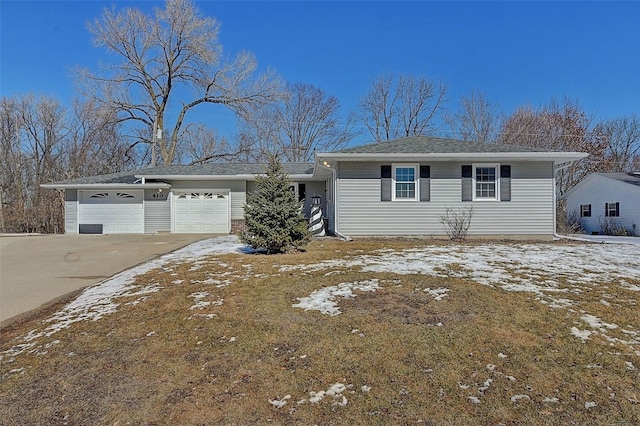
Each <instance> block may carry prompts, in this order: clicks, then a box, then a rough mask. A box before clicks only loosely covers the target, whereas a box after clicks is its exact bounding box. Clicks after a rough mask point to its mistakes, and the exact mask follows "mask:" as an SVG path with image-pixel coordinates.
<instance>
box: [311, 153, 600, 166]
mask: <svg viewBox="0 0 640 426" xmlns="http://www.w3.org/2000/svg"><path fill="white" fill-rule="evenodd" d="M588 156H589V154H587V153H585V152H459V153H433V154H418V153H415V154H393V153H380V154H368V153H352V154H344V153H337V152H336V153H321V154H318V155H317V159H318V161H320V162H322V161H328V162H331V161H413V162H415V161H429V162H435V161H475V162H479V161H493V162H496V161H555V162H556V163H564V162H569V161H576V160H580V159H582V158H585V157H588Z"/></svg>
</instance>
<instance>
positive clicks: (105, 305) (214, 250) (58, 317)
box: [0, 236, 248, 362]
mask: <svg viewBox="0 0 640 426" xmlns="http://www.w3.org/2000/svg"><path fill="white" fill-rule="evenodd" d="M247 251H248V249H247V246H246V245H244V244H241V243H240V242H239V240H238V238H237V237H236V236H228V237H216V238H209V239H206V240H202V241H198V242H196V243H193V244H191V245H188V246H186V247H183V248H181V249H179V250H176V251H174V252H172V253H168V254H165V255H163V256H160V257H159V258H157V259H153V260H150V261H149V262H146V263H143V264H141V265H138V266H136V267H134V268H131V269H128V270H126V271H123V272H121V273H119V274H116V275H114V276H113V277H111V278H108V279H106V280H104V281H101V282H100V283H98V284H95V285H93V286H91V287H89V288H87V289H86V290H85V291H83V292H82V293H81V294H80V295H79V296H78V297H77V298H76V299H74V300H73V301H71V302H70V303H68V304H67V305H66V306H64V307H63V308H62V309H61V310H60V311H58V312H56V313H55V314H53V316H51V318H48V319H46V320H45V321H44V323H45V324H49V325H48V326H46V327H45V328H43V329H41V330H32V331H31V332H29V333H28V334H27V335H26V336H23V337H22V338H21V339H19V340H22V343H20V344H17V345H15V346H14V347H12V348H11V349H9V350H7V351H5V352H3V353H0V361H5V359H6V358H9V361H6V362H10V361H11V359H13V358H14V357H15V356H17V355H19V354H21V353H24V352H25V351H30V352H37V349H36V348H35V346H37V342H38V341H39V340H40V339H42V338H46V337H50V336H52V335H54V334H56V333H57V332H59V331H60V330H64V329H66V328H69V327H70V326H71V325H72V324H74V323H76V322H80V321H98V320H100V319H101V318H103V317H104V316H106V315H111V314H113V313H115V312H117V310H118V306H119V305H120V303H118V302H117V299H119V298H123V297H130V296H136V295H146V294H149V293H154V292H157V291H159V290H160V289H161V287H160V286H159V285H158V284H150V285H148V286H139V285H134V284H133V283H134V282H135V280H136V278H137V277H138V276H140V275H144V274H146V273H148V272H150V271H153V270H155V269H161V270H165V271H171V270H172V268H171V265H173V264H176V263H186V262H197V263H200V262H198V260H199V259H201V258H202V257H205V256H210V255H212V254H220V253H240V252H247ZM142 300H144V299H143V298H141V299H138V303H139V302H140V301H142Z"/></svg>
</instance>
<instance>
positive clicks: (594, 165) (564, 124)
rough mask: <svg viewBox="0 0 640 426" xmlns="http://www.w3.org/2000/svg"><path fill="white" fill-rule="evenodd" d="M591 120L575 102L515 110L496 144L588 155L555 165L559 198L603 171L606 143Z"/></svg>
mask: <svg viewBox="0 0 640 426" xmlns="http://www.w3.org/2000/svg"><path fill="white" fill-rule="evenodd" d="M592 122H593V120H592V119H591V118H590V117H589V116H588V115H587V114H586V113H585V112H584V110H583V109H582V107H581V106H580V105H579V104H578V103H577V102H574V101H570V100H564V101H563V102H558V101H555V100H554V101H551V102H549V103H548V104H547V105H545V106H543V107H542V108H539V109H535V108H533V107H530V106H525V107H521V108H518V109H517V110H516V111H515V112H514V113H513V114H512V115H511V116H510V117H508V118H507V119H506V120H505V122H504V124H503V126H502V128H501V130H500V136H499V138H498V143H501V144H508V145H520V146H528V147H533V148H542V149H548V150H555V151H572V152H587V153H589V154H590V156H589V157H587V158H585V159H582V160H579V161H576V162H573V163H571V164H558V165H556V185H557V193H558V196H559V197H561V196H563V195H564V194H565V193H566V192H567V191H568V190H569V189H571V188H572V187H573V186H574V185H576V184H577V183H578V182H580V181H581V180H582V179H583V178H584V177H586V176H587V175H588V174H589V173H592V172H597V171H603V170H606V169H607V167H608V166H607V165H606V164H605V163H603V162H602V161H601V159H603V158H605V155H604V153H605V149H606V141H605V138H604V137H603V135H602V134H601V133H599V132H597V131H595V130H594V129H593V125H592Z"/></svg>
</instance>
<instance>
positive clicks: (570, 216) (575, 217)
mask: <svg viewBox="0 0 640 426" xmlns="http://www.w3.org/2000/svg"><path fill="white" fill-rule="evenodd" d="M564 231H565V233H567V234H584V227H583V226H582V222H581V221H580V212H579V211H578V209H573V210H571V211H570V212H568V213H567V216H566V223H565V225H564Z"/></svg>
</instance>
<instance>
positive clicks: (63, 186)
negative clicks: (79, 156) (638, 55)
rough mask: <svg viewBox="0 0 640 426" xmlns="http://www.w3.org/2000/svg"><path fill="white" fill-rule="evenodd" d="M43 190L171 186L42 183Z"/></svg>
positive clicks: (158, 185)
mask: <svg viewBox="0 0 640 426" xmlns="http://www.w3.org/2000/svg"><path fill="white" fill-rule="evenodd" d="M40 186H41V187H42V188H50V189H119V188H122V189H160V188H162V189H168V188H171V184H168V183H164V182H154V183H144V184H143V183H73V184H72V183H66V184H65V183H61V184H55V183H42V184H40Z"/></svg>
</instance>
